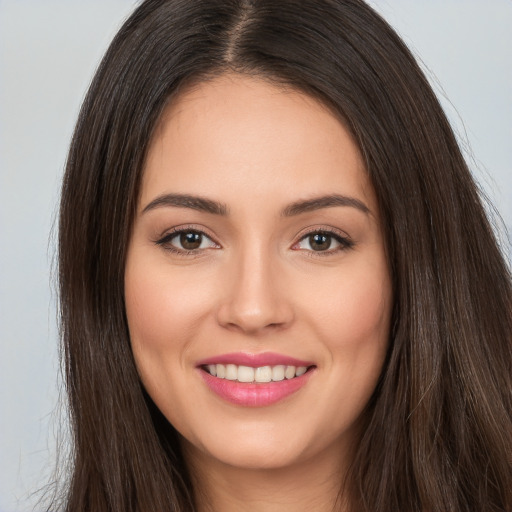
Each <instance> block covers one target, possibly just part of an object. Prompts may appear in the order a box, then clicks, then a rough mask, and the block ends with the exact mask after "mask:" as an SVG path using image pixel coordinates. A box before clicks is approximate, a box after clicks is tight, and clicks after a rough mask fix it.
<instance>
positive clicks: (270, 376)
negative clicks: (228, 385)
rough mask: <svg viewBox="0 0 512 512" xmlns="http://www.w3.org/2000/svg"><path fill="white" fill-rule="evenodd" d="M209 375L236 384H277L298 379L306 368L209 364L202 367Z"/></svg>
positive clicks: (280, 365)
mask: <svg viewBox="0 0 512 512" xmlns="http://www.w3.org/2000/svg"><path fill="white" fill-rule="evenodd" d="M204 368H205V369H206V370H207V371H208V373H209V374H210V375H213V376H214V377H217V378H219V379H227V380H237V381H238V382H279V381H281V380H284V379H293V378H294V377H300V376H301V375H304V374H305V373H306V372H307V370H308V369H307V367H306V366H298V367H295V366H284V365H282V364H278V365H276V366H260V367H258V368H252V367H250V366H237V365H236V364H226V365H224V364H209V365H207V366H205V367H204Z"/></svg>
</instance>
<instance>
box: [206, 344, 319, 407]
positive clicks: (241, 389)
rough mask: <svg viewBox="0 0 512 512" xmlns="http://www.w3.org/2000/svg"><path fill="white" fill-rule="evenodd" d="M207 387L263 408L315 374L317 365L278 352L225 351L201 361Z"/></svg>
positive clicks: (234, 401)
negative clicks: (230, 352)
mask: <svg viewBox="0 0 512 512" xmlns="http://www.w3.org/2000/svg"><path fill="white" fill-rule="evenodd" d="M197 369H198V370H199V373H200V376H201V378H202V380H203V382H204V383H205V384H206V386H207V388H208V389H209V390H210V391H212V392H213V393H214V394H215V395H217V396H218V397H220V398H221V399H222V400H224V401H227V402H230V403H231V404H234V405H237V406H243V407H266V406H269V405H272V404H275V403H277V402H280V401H282V400H284V399H285V398H288V397H290V396H291V395H294V394H295V393H297V392H298V391H299V390H300V389H302V388H303V387H304V386H306V384H307V383H308V382H309V379H310V377H311V376H312V375H313V374H314V373H316V371H315V370H316V369H317V367H316V365H315V364H313V363H312V362H309V361H301V360H299V359H295V358H292V357H288V356H283V355H280V354H273V353H269V352H267V353H264V354H247V353H236V354H224V355H222V356H216V357H215V358H211V359H207V360H203V361H200V362H199V364H198V366H197Z"/></svg>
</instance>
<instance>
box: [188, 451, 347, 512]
mask: <svg viewBox="0 0 512 512" xmlns="http://www.w3.org/2000/svg"><path fill="white" fill-rule="evenodd" d="M183 448H184V452H185V455H186V460H187V463H188V466H189V468H190V472H191V474H192V479H193V482H194V490H195V495H196V501H197V510H198V512H248V511H250V512H291V511H293V512H306V511H307V512H310V511H311V510H315V511H318V512H346V511H348V506H347V504H346V502H347V501H348V500H347V496H346V493H343V492H341V491H342V488H343V480H344V475H345V474H346V472H345V468H344V467H343V465H342V464H341V463H340V457H339V456H337V457H336V458H333V454H332V447H331V450H326V453H321V454H317V455H316V456H315V458H314V459H310V460H304V461H300V462H298V463H296V464H295V465H293V466H287V467H282V468H268V469H267V468H265V469H261V468H258V469H253V468H240V467H234V466H231V465H227V464H224V463H223V462H221V461H219V460H217V459H214V458H212V457H209V456H206V455H205V454H204V453H201V454H198V453H197V452H196V450H195V449H194V448H193V447H191V446H190V445H188V444H186V442H184V443H183Z"/></svg>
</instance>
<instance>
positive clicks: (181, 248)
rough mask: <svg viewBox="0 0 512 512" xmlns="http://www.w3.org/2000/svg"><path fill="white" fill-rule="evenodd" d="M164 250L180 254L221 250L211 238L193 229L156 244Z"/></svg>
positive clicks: (158, 241)
mask: <svg viewBox="0 0 512 512" xmlns="http://www.w3.org/2000/svg"><path fill="white" fill-rule="evenodd" d="M155 243H156V244H157V245H160V246H162V247H163V248H164V249H166V250H168V251H171V252H174V253H180V254H187V253H191V252H195V251H197V252H200V251H202V250H203V249H219V245H218V244H216V243H215V242H214V241H213V240H212V239H211V238H210V237H208V236H207V235H205V234H204V233H202V232H201V231H196V230H193V229H185V230H177V231H174V232H173V233H169V234H167V235H165V236H164V237H163V238H161V239H160V240H157V241H156V242H155Z"/></svg>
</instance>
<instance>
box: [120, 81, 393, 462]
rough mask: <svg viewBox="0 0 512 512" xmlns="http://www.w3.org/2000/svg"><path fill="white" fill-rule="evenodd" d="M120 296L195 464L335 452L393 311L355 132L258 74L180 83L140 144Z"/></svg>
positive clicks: (143, 359)
mask: <svg viewBox="0 0 512 512" xmlns="http://www.w3.org/2000/svg"><path fill="white" fill-rule="evenodd" d="M125 294H126V312H127V317H128V324H129V330H130V336H131V342H132V348H133V353H134V357H135V361H136V364H137V368H138V371H139V374H140V377H141V379H142V382H143V384H144V386H145V388H146V390H147V391H148V393H149V395H150V396H151V398H152V399H153V401H154V402H155V404H156V405H157V406H158V407H159V409H160V410H161V411H162V413H163V414H164V415H165V416H166V418H167V419H168V420H169V421H170V422H171V423H172V424H173V425H174V427H175V428H176V429H177V430H178V432H179V433H180V434H181V436H182V439H183V443H184V444H185V445H186V446H187V450H189V451H190V452H193V453H194V454H195V456H196V457H198V458H201V457H209V458H213V459H215V460H217V461H220V462H223V463H227V464H230V465H232V466H238V467H246V468H270V467H274V468H277V467H285V466H288V465H291V464H294V463H299V462H301V461H304V460H306V459H309V460H311V459H312V458H314V457H315V456H319V454H321V453H324V454H325V453H330V454H338V453H341V452H342V451H343V450H345V449H346V448H347V447H348V446H350V444H351V443H353V441H354V439H355V436H356V435H357V428H356V426H357V424H358V419H359V418H360V416H361V413H362V411H363V409H364V407H365V405H366V404H367V402H368V400H369V398H370V395H371V394H372V392H373V390H374V388H375V385H376V382H377V380H378V377H379V375H380V372H381V370H382V365H383V361H384V358H385V354H386V349H387V345H388V335H389V323H390V311H391V305H392V290H391V280H390V274H389V268H388V264H387V260H386V254H385V247H384V241H383V236H382V230H381V226H380V224H379V214H378V205H377V202H376V198H375V194H374V191H373V189H372V186H371V184H370V182H369V180H368V177H367V175H366V173H365V169H364V166H363V162H362V158H361V155H360V153H359V151H358V149H357V147H356V145H355V144H354V142H353V140H352V138H351V136H350V134H349V132H348V131H347V130H346V129H345V128H344V126H343V125H342V123H341V122H340V121H339V120H338V119H337V118H336V117H335V116H334V115H333V114H332V113H330V112H329V110H328V109H326V108H325V107H324V106H323V105H321V104H320V103H319V102H317V101H316V100H314V99H312V98H310V97H308V96H306V95H304V94H302V93H300V92H297V91H294V90H290V89H288V90H285V89H283V88H277V87H276V86H274V85H271V84H269V83H268V82H265V81H263V80H259V79H255V78H247V77H240V76H236V75H224V76H222V77H220V78H217V79H214V80H212V81H209V82H206V83H202V84H200V85H198V86H196V87H194V88H192V89H189V90H188V91H186V92H185V93H182V94H181V96H180V97H178V99H176V100H175V101H174V102H173V103H172V104H170V105H169V106H168V108H167V110H166V111H165V113H164V115H163V117H162V119H161V122H160V124H159V126H158V127H157V129H156V132H155V134H154V137H153V140H152V143H151V145H150V148H149V153H148V156H147V161H146V164H145V169H144V174H143V182H142V191H141V196H140V203H139V208H138V212H137V215H136V219H135V222H134V227H133V232H132V237H131V241H130V245H129V248H128V257H127V263H126V271H125Z"/></svg>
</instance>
